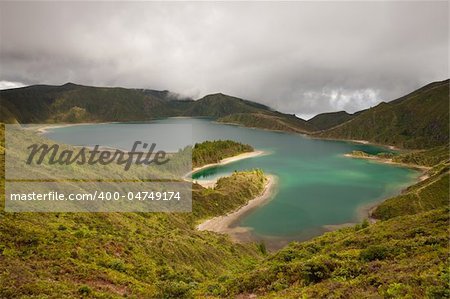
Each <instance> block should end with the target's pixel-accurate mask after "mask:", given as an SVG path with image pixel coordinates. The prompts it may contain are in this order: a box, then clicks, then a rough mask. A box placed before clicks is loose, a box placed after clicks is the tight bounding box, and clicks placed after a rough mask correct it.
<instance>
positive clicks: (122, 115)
mask: <svg viewBox="0 0 450 299" xmlns="http://www.w3.org/2000/svg"><path fill="white" fill-rule="evenodd" d="M0 103H1V105H2V106H3V107H6V108H7V109H8V110H9V111H10V112H11V113H12V114H13V115H14V116H15V118H16V119H17V121H18V122H19V123H47V122H49V123H54V122H75V123H76V122H87V121H91V122H101V121H132V120H146V119H151V118H156V117H161V116H166V115H168V114H170V113H171V111H170V109H168V108H167V106H166V105H165V101H164V100H162V99H159V98H157V97H155V96H152V95H149V94H145V93H143V92H142V91H139V90H135V89H125V88H103V87H89V86H81V85H75V84H71V83H68V84H65V85H62V86H45V85H35V86H29V87H23V88H17V89H10V90H3V91H1V92H0Z"/></svg>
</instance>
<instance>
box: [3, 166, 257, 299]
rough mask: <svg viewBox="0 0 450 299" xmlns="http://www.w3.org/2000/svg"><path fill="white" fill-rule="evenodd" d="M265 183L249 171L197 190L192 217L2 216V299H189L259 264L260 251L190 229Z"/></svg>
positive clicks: (111, 214) (46, 214) (242, 201)
mask: <svg viewBox="0 0 450 299" xmlns="http://www.w3.org/2000/svg"><path fill="white" fill-rule="evenodd" d="M263 182H264V175H263V174H262V172H260V171H251V172H244V173H236V174H234V175H232V176H231V177H229V178H224V179H222V180H221V183H220V184H219V186H220V187H219V188H217V189H204V188H202V187H201V186H199V185H194V191H193V213H184V214H183V213H179V214H176V213H166V214H164V213H5V212H1V214H0V239H1V244H0V269H1V274H0V286H1V287H0V297H1V298H18V297H27V298H28V297H52V298H63V297H80V296H88V297H92V298H115V297H117V298H121V297H125V296H128V297H135V298H174V297H175V298H178V297H191V296H193V292H195V291H196V290H197V289H198V287H199V284H201V283H203V282H205V281H206V280H209V279H212V278H213V277H216V276H218V275H226V274H227V275H232V274H233V273H234V272H236V271H240V269H242V267H243V266H245V265H247V266H248V265H250V264H254V263H257V262H258V261H259V260H260V258H261V256H262V254H261V253H260V251H259V249H258V248H257V246H255V245H253V244H249V245H238V244H233V243H232V242H231V241H230V240H229V238H228V237H226V236H222V235H218V234H213V233H208V232H199V231H197V230H196V229H195V226H196V223H197V222H198V221H199V220H200V219H204V218H208V217H212V216H215V215H218V214H221V213H223V212H227V211H230V210H232V209H235V208H236V207H237V206H239V205H241V204H243V203H245V202H246V201H248V200H250V199H252V198H253V196H255V194H259V193H260V192H261V191H262V190H263V186H264V184H263ZM231 186H232V188H231ZM1 187H2V191H3V190H4V189H3V188H4V181H3V180H2V185H1ZM228 187H230V188H228ZM3 200H4V199H3V198H2V202H3ZM2 210H3V207H2Z"/></svg>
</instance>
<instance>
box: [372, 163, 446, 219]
mask: <svg viewBox="0 0 450 299" xmlns="http://www.w3.org/2000/svg"><path fill="white" fill-rule="evenodd" d="M431 172H432V173H433V174H432V175H431V176H430V177H429V178H427V179H425V180H424V181H421V182H419V183H417V184H415V185H413V186H410V187H408V188H407V189H406V190H404V191H403V193H402V194H400V195H398V196H395V197H392V198H389V199H387V200H386V201H384V202H382V203H381V204H380V205H379V206H378V207H377V208H376V209H375V210H374V211H373V213H372V216H373V217H375V218H378V219H384V220H386V219H390V218H393V217H397V216H402V215H411V214H417V213H420V212H424V211H430V210H433V209H437V208H440V207H445V206H448V204H449V198H450V197H449V172H448V167H447V168H444V169H441V171H440V172H436V171H434V170H431Z"/></svg>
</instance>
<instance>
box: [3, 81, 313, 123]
mask: <svg viewBox="0 0 450 299" xmlns="http://www.w3.org/2000/svg"><path fill="white" fill-rule="evenodd" d="M0 105H1V106H2V111H1V112H0V121H2V122H5V123H15V122H19V123H57V122H69V123H78V122H107V121H144V120H149V119H155V118H161V117H171V116H193V117H210V118H213V119H216V118H220V117H224V116H227V115H231V114H236V113H244V114H245V113H258V114H262V115H265V116H266V117H274V118H276V119H278V120H280V121H282V122H283V123H285V124H287V126H286V128H294V127H295V128H296V129H295V131H301V132H305V131H310V130H311V129H312V126H311V125H309V124H308V123H307V122H306V121H303V120H300V119H298V118H296V117H295V116H292V115H287V114H283V113H280V112H276V111H273V110H272V109H270V108H269V107H267V106H265V105H262V104H258V103H255V102H251V101H247V100H243V99H240V98H236V97H232V96H228V95H224V94H212V95H207V96H205V97H203V98H201V99H199V100H197V101H193V100H192V99H189V98H181V97H180V96H178V95H175V94H172V93H170V92H169V91H157V90H148V89H126V88H105V87H90V86H81V85H76V84H72V83H68V84H64V85H62V86H48V85H34V86H28V87H23V88H15V89H9V90H2V91H0ZM272 124H273V125H276V126H278V127H277V128H272V127H270V126H268V124H267V123H266V124H260V123H259V121H254V122H253V123H252V126H253V127H262V128H267V129H280V128H279V124H278V121H277V122H276V123H272ZM281 129H284V128H281ZM290 130H291V129H290ZM291 131H292V130H291Z"/></svg>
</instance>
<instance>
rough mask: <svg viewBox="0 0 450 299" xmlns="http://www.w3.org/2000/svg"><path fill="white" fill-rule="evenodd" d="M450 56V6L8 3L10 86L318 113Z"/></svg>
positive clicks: (388, 91)
mask: <svg viewBox="0 0 450 299" xmlns="http://www.w3.org/2000/svg"><path fill="white" fill-rule="evenodd" d="M448 50H449V49H448V2H447V1H443V2H228V3H227V2H214V3H208V2H194V3H190V2H170V3H161V2H122V3H108V2H100V3H86V2H62V3H55V2H52V3H45V2H1V3H0V65H1V67H0V81H2V82H6V83H4V84H2V86H10V85H7V82H16V84H20V83H23V84H35V83H47V84H62V83H65V82H67V81H72V82H76V83H81V84H87V85H101V86H125V87H139V88H154V89H169V90H172V91H175V92H178V93H182V94H185V95H189V96H193V97H200V96H203V95H205V94H208V93H212V92H219V91H220V92H223V93H227V94H231V95H236V96H239V97H243V98H248V99H251V100H256V101H259V102H262V103H265V104H268V105H270V106H272V107H274V108H276V109H278V110H281V111H284V112H289V113H296V114H299V115H302V116H312V115H314V114H317V113H320V112H325V111H336V110H342V109H345V110H347V111H349V112H354V111H356V110H360V109H363V108H367V107H370V106H373V105H375V104H376V103H378V102H380V101H381V100H392V99H394V98H395V97H398V96H401V95H403V94H405V93H406V92H409V91H412V90H413V89H415V88H418V87H420V86H421V85H424V84H426V83H429V82H431V81H435V80H442V79H445V78H446V77H448ZM17 82H19V83H17Z"/></svg>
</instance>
